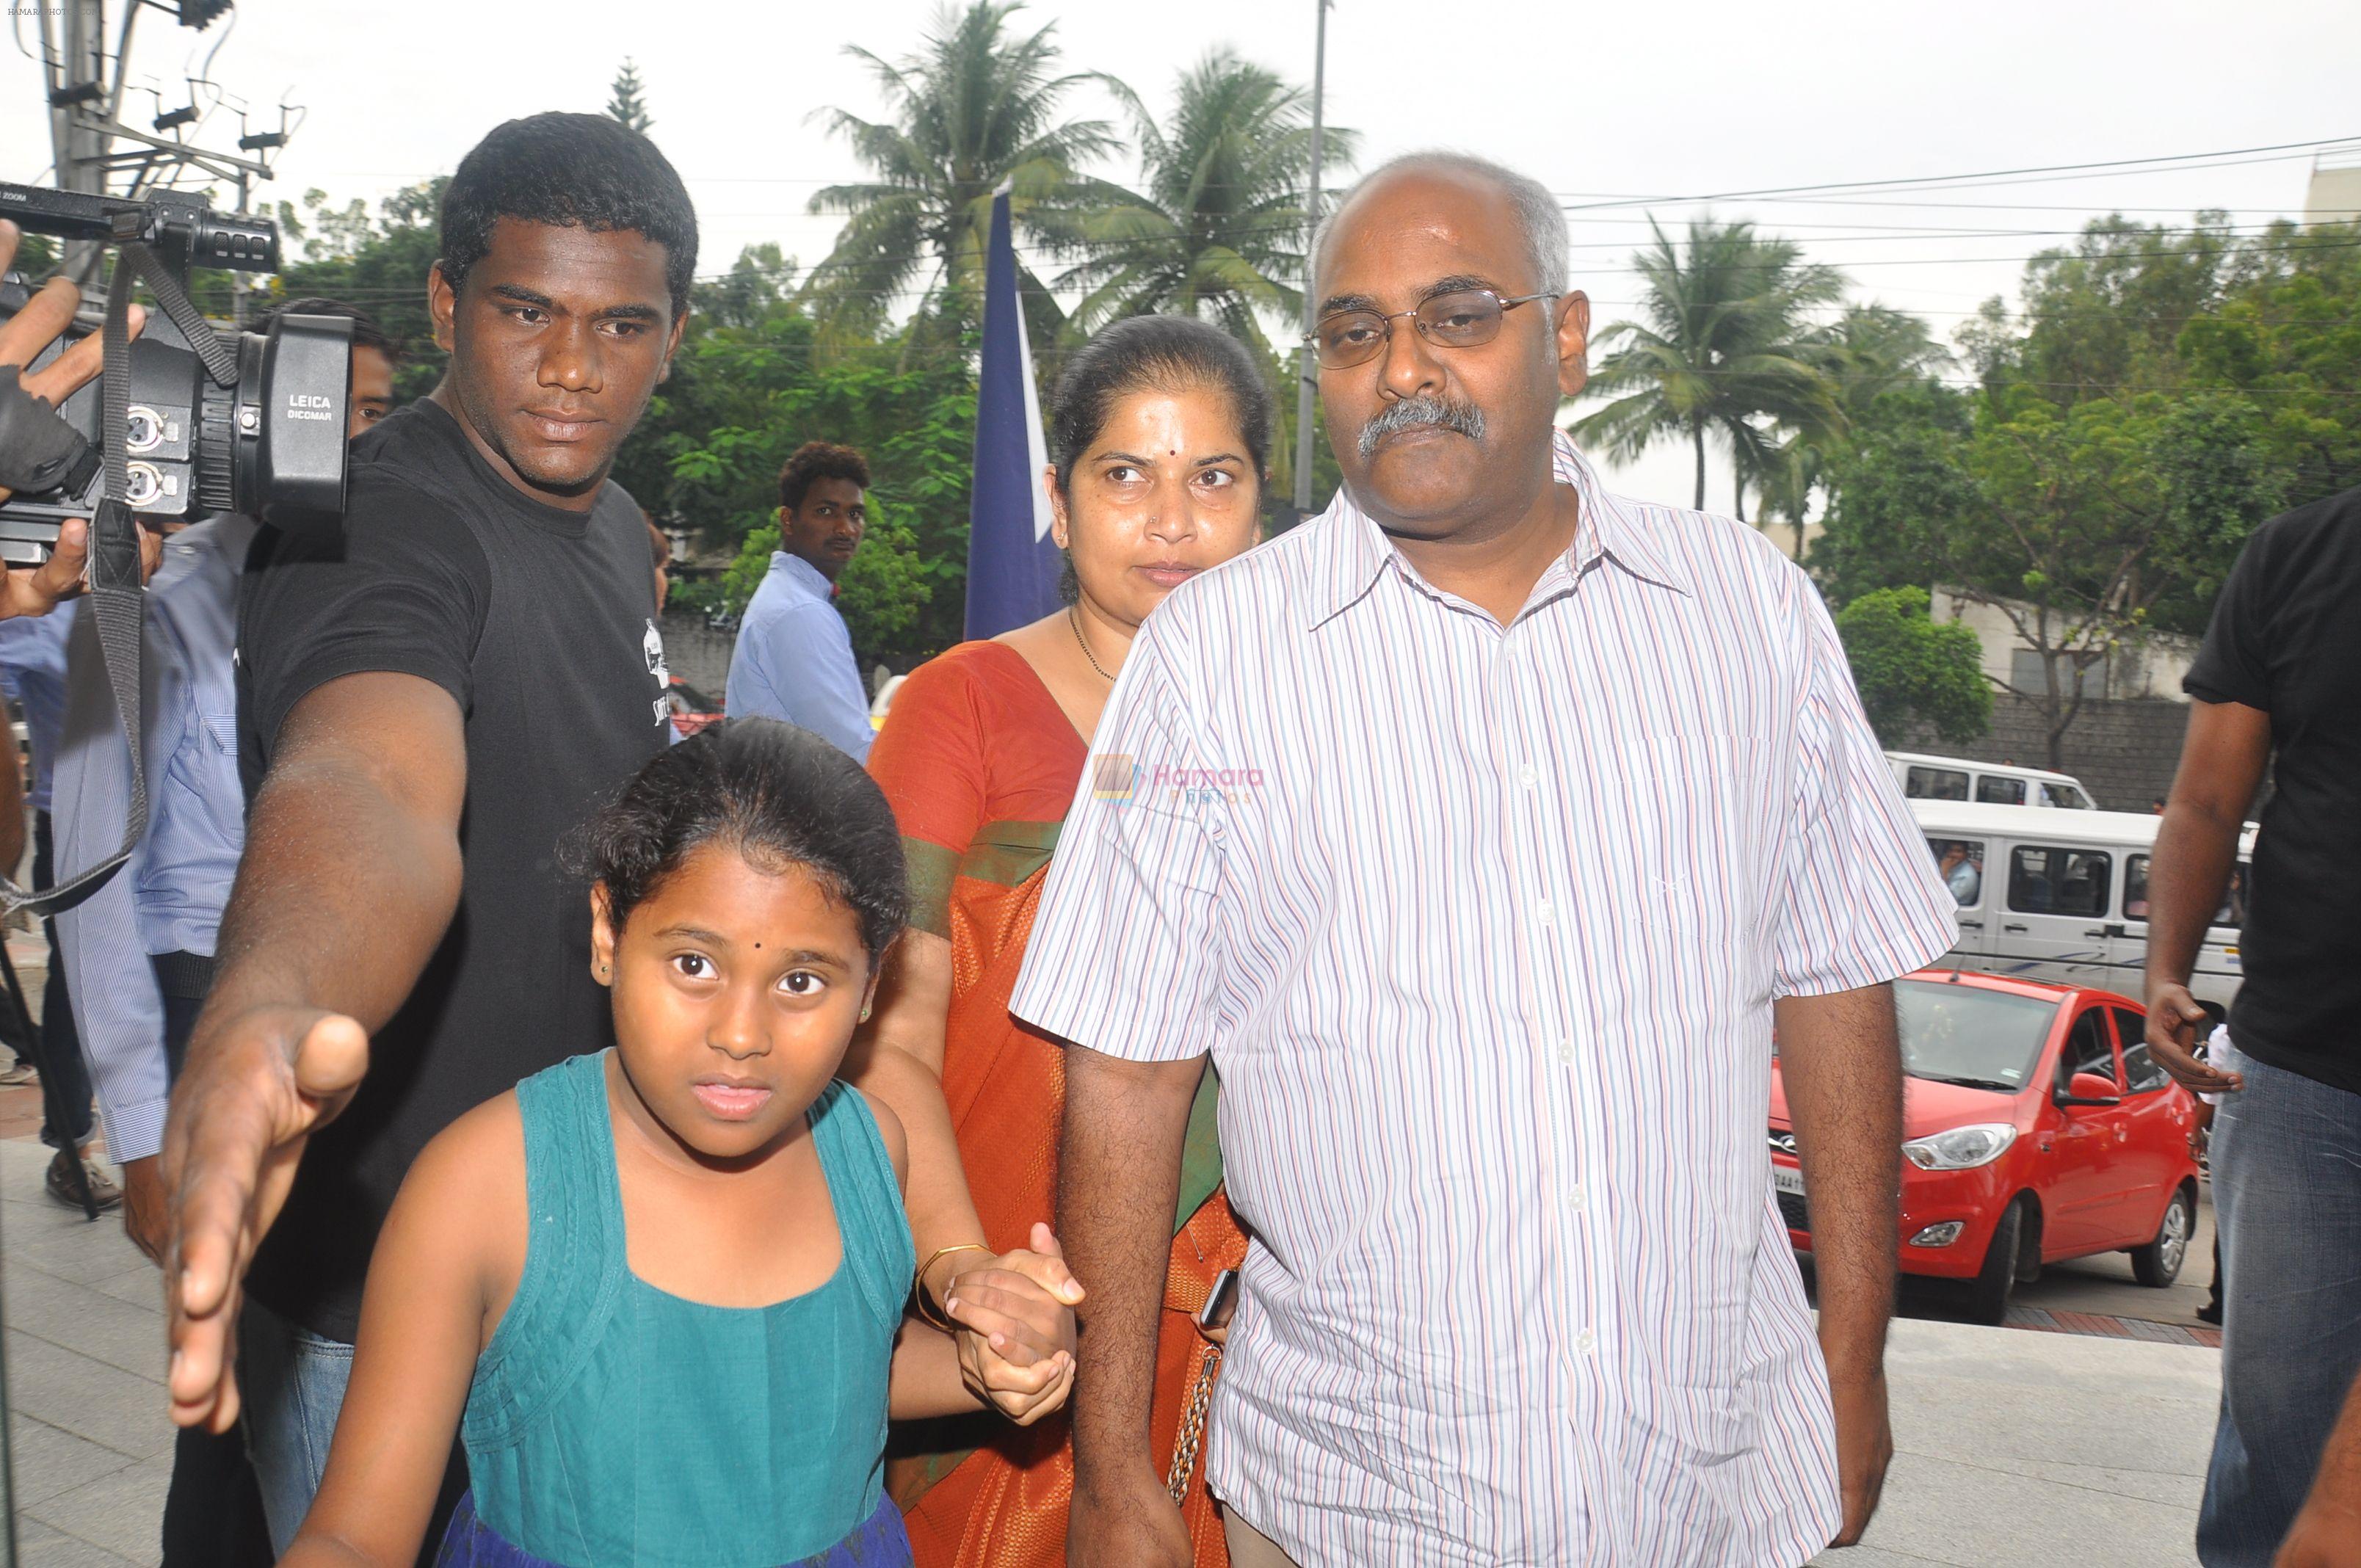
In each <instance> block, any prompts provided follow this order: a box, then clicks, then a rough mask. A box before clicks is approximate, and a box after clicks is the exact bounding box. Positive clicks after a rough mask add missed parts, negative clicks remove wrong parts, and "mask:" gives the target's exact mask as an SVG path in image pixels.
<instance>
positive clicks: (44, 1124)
mask: <svg viewBox="0 0 2361 1568" xmlns="http://www.w3.org/2000/svg"><path fill="white" fill-rule="evenodd" d="M79 606H80V601H79V600H75V599H68V600H67V601H66V602H65V603H63V604H61V605H60V606H59V607H58V608H57V609H54V610H51V611H50V612H49V614H47V615H45V616H41V617H39V618H38V619H31V618H25V617H19V618H16V619H15V620H0V691H5V692H6V693H7V694H8V695H9V696H12V697H15V698H16V700H17V701H18V702H19V703H21V704H22V705H23V706H24V709H25V738H26V740H27V741H28V742H29V743H30V745H31V747H32V751H33V778H32V786H33V787H32V788H31V789H30V790H29V791H28V792H27V799H29V800H30V801H31V802H32V806H33V885H34V886H35V887H48V886H49V885H50V884H51V883H53V882H55V881H56V875H55V873H56V871H57V867H58V858H57V855H56V852H55V851H56V839H55V834H54V832H53V830H52V823H51V819H50V816H49V799H50V793H51V792H50V785H51V784H52V782H53V773H54V770H55V768H56V765H57V758H58V742H59V737H60V732H61V730H62V729H64V726H65V713H66V638H67V636H68V634H69V633H70V632H71V630H73V627H74V624H75V622H76V621H77V620H79V619H80V617H78V616H77V615H76V614H75V613H74V612H75V610H76V609H78V608H79ZM95 624H96V623H95V622H93V625H95ZM115 834H116V837H115V842H117V843H119V842H120V841H121V838H122V827H121V818H119V817H118V818H117V819H116V829H115ZM114 848H115V844H113V843H110V844H109V845H108V846H107V849H108V850H113V849H114ZM67 863H68V864H74V863H77V862H74V861H68V862H67ZM41 929H42V931H43V933H44V934H45V935H47V936H48V938H49V981H48V982H47V983H46V984H45V985H43V986H42V988H41V1017H40V1029H39V1039H38V1048H39V1055H38V1058H36V1060H35V1061H34V1064H33V1065H34V1066H35V1067H36V1068H38V1069H40V1074H41V1080H42V1089H41V1107H42V1112H43V1114H42V1118H41V1141H42V1142H43V1143H45V1144H47V1145H49V1146H50V1147H51V1148H54V1149H56V1150H57V1151H58V1153H57V1157H56V1158H55V1159H53V1160H51V1161H50V1162H49V1174H48V1176H47V1178H46V1179H45V1180H44V1183H43V1185H44V1186H46V1187H47V1188H48V1190H49V1196H50V1197H52V1198H54V1199H56V1200H57V1201H59V1202H60V1203H64V1204H67V1205H69V1206H71V1207H73V1208H80V1207H81V1206H82V1196H81V1194H80V1193H78V1192H77V1191H75V1190H74V1187H73V1163H72V1162H73V1161H74V1160H76V1159H81V1160H82V1179H83V1180H85V1181H87V1182H88V1183H89V1184H90V1195H91V1198H92V1200H93V1201H95V1202H96V1203H97V1204H98V1206H99V1207H100V1208H102V1209H111V1208H113V1207H115V1205H116V1204H117V1203H120V1202H121V1201H123V1195H122V1193H120V1192H119V1191H117V1190H115V1183H114V1182H112V1181H110V1180H108V1179H106V1176H105V1173H104V1172H103V1171H101V1170H100V1169H99V1168H98V1167H97V1166H96V1165H95V1164H93V1162H92V1161H91V1160H90V1159H89V1158H88V1157H87V1156H86V1155H85V1154H84V1153H83V1151H84V1149H85V1148H86V1147H87V1146H88V1145H89V1143H90V1135H91V1114H90V1075H89V1074H88V1073H87V1072H85V1071H84V1070H83V1068H82V1051H81V1048H80V1047H79V1045H78V1044H77V1043H76V1040H75V1037H74V1015H73V1008H72V1005H71V1003H69V1002H68V1000H67V994H66V974H65V966H64V964H63V963H62V962H60V959H59V953H58V929H57V923H56V922H55V921H52V920H44V921H42V922H41ZM110 1152H112V1151H111V1150H110ZM115 1157H116V1158H117V1159H120V1158H121V1156H120V1155H116V1156H115Z"/></svg>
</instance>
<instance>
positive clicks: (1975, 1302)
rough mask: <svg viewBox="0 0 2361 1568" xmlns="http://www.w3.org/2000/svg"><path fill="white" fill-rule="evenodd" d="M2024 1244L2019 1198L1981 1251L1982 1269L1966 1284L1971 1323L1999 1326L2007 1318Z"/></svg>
mask: <svg viewBox="0 0 2361 1568" xmlns="http://www.w3.org/2000/svg"><path fill="white" fill-rule="evenodd" d="M2024 1242H2025V1201H2024V1200H2023V1199H2021V1198H2020V1199H2018V1200H2017V1201H2015V1202H2014V1203H2011V1204H2010V1205H2009V1206H2008V1212H2005V1213H2004V1214H2003V1215H2001V1217H2000V1223H1999V1224H1997V1225H1994V1226H1993V1234H1992V1245H1990V1246H1988V1247H1986V1248H1985V1249H1984V1266H1983V1267H1982V1268H1980V1269H1978V1270H1977V1271H1976V1277H1975V1278H1973V1279H1972V1280H1971V1281H1969V1283H1968V1318H1969V1321H1972V1322H1979V1323H1998V1322H1999V1321H2001V1319H2003V1318H2004V1317H2006V1316H2007V1315H2008V1299H2009V1295H2010V1293H2011V1292H2013V1291H2014V1290H2015V1288H2016V1268H2017V1262H2018V1257H2017V1255H2018V1253H2019V1252H2020V1251H2021V1250H2022V1248H2023V1246H2024Z"/></svg>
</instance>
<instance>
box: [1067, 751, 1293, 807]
mask: <svg viewBox="0 0 2361 1568" xmlns="http://www.w3.org/2000/svg"><path fill="white" fill-rule="evenodd" d="M1262 783H1263V778H1262V770H1261V769H1260V768H1175V767H1170V766H1168V765H1166V764H1164V763H1160V762H1159V764H1157V765H1156V766H1155V767H1153V768H1150V767H1148V766H1146V765H1145V764H1143V763H1142V762H1140V761H1139V759H1138V758H1137V757H1135V756H1133V755H1132V754H1131V753H1130V752H1128V751H1110V752H1107V753H1106V754H1105V755H1104V756H1099V757H1093V758H1092V759H1091V797H1092V798H1093V799H1094V800H1104V801H1106V802H1108V803H1110V804H1111V805H1115V806H1128V805H1130V804H1131V803H1132V802H1134V801H1140V800H1156V799H1162V800H1164V801H1166V802H1167V803H1168V804H1170V805H1174V806H1183V805H1190V804H1194V803H1202V802H1207V801H1215V800H1223V801H1231V802H1235V801H1236V800H1237V798H1238V796H1239V795H1240V793H1241V792H1243V791H1246V790H1257V789H1260V788H1262Z"/></svg>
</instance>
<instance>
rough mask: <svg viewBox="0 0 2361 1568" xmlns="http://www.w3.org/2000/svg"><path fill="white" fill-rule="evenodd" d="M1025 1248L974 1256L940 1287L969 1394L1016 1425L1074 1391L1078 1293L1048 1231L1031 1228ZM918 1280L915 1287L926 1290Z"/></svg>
mask: <svg viewBox="0 0 2361 1568" xmlns="http://www.w3.org/2000/svg"><path fill="white" fill-rule="evenodd" d="M1031 1239H1032V1243H1033V1245H1032V1246H1031V1248H1029V1249H1027V1248H1022V1247H1020V1248H1018V1249H1017V1250H1016V1251H1014V1252H1010V1253H1005V1254H1004V1255H1001V1256H998V1257H994V1256H992V1255H990V1254H988V1253H973V1252H968V1253H956V1254H953V1255H951V1257H950V1258H949V1259H946V1260H945V1261H946V1262H947V1263H950V1264H951V1265H952V1266H957V1265H958V1264H959V1263H960V1262H961V1261H963V1260H968V1259H973V1260H974V1261H973V1262H972V1263H971V1264H970V1265H969V1266H968V1267H966V1268H964V1269H962V1270H961V1271H960V1272H958V1273H957V1274H954V1275H953V1276H952V1277H950V1279H949V1280H948V1281H946V1282H945V1283H944V1284H943V1286H942V1288H941V1295H940V1299H941V1301H942V1304H943V1312H944V1315H945V1316H947V1317H949V1318H950V1320H951V1321H953V1322H955V1323H957V1324H959V1325H960V1332H958V1334H957V1335H956V1336H955V1338H956V1341H957V1343H958V1345H959V1360H960V1375H961V1377H962V1379H964V1380H965V1382H966V1384H967V1387H968V1389H969V1391H970V1392H971V1393H972V1394H974V1395H975V1397H976V1398H978V1399H980V1400H982V1401H983V1403H985V1404H986V1405H989V1406H990V1407H992V1408H993V1409H996V1410H998V1411H999V1412H1000V1413H1001V1414H1002V1415H1004V1416H1006V1417H1007V1418H1008V1419H1009V1420H1012V1421H1015V1422H1016V1424H1017V1425H1018V1426H1030V1425H1032V1424H1033V1423H1034V1422H1035V1421H1038V1420H1040V1419H1041V1418H1042V1417H1043V1416H1046V1415H1049V1413H1051V1412H1052V1411H1054V1410H1057V1409H1060V1407H1062V1406H1063V1405H1064V1404H1065V1402H1066V1396H1067V1394H1068V1393H1069V1392H1070V1391H1071V1389H1072V1387H1073V1386H1074V1303H1075V1302H1077V1301H1080V1300H1081V1299H1082V1286H1081V1284H1080V1283H1078V1282H1077V1281H1076V1280H1075V1278H1074V1277H1073V1276H1072V1275H1071V1274H1070V1273H1068V1272H1067V1270H1066V1259H1065V1254H1064V1253H1063V1252H1062V1251H1061V1250H1060V1248H1059V1245H1058V1238H1057V1236H1056V1234H1054V1233H1052V1232H1051V1231H1050V1229H1049V1226H1047V1225H1043V1224H1036V1225H1035V1226H1034V1227H1033V1234H1032V1238H1031ZM925 1284H926V1282H925V1281H923V1280H922V1281H920V1288H925Z"/></svg>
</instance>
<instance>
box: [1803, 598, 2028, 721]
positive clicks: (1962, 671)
mask: <svg viewBox="0 0 2361 1568" xmlns="http://www.w3.org/2000/svg"><path fill="white" fill-rule="evenodd" d="M1928 603H1929V600H1928V598H1927V590H1926V589H1924V588H1918V587H1904V588H1880V589H1878V590H1877V591H1876V592H1874V593H1870V594H1864V595H1862V596H1861V598H1857V599H1855V600H1853V601H1852V602H1851V603H1850V604H1849V605H1847V606H1845V607H1844V609H1841V610H1839V611H1838V612H1837V617H1836V622H1837V635H1838V636H1839V637H1840V638H1842V639H1843V640H1844V648H1845V658H1846V660H1847V661H1848V662H1849V663H1850V664H1851V665H1852V679H1853V685H1855V686H1857V687H1859V688H1860V690H1861V707H1862V708H1863V709H1864V710H1865V711H1866V712H1867V713H1868V715H1869V724H1870V728H1871V729H1874V730H1876V731H1877V738H1878V740H1881V741H1883V742H1884V743H1885V744H1886V745H1887V746H1889V747H1892V746H1900V745H1902V744H1903V743H1904V741H1905V738H1906V737H1907V736H1908V734H1909V732H1910V730H1911V729H1913V728H1914V727H1915V726H1916V725H1921V724H1923V725H1925V726H1926V727H1927V728H1928V729H1932V730H1934V732H1935V733H1936V734H1937V735H1938V736H1940V737H1941V738H1942V739H1944V740H1948V741H1951V742H1953V743H1955V744H1959V743H1964V742H1966V741H1970V740H1975V739H1976V738H1977V737H1978V736H1980V735H1982V734H1983V732H1984V731H1985V730H1986V729H1988V728H1990V727H1991V724H1992V702H1993V696H1992V685H1991V684H1990V683H1989V682H1987V681H1986V680H1985V679H1984V674H1983V669H1982V663H1981V661H1982V644H1981V643H1980V642H1979V641H1977V638H1976V634H1975V631H1974V630H1973V629H1972V628H1971V627H1966V626H1962V625H1960V623H1959V622H1958V621H1955V620H1954V621H1945V622H1941V623H1938V622H1936V621H1935V620H1931V619H1929V617H1928V615H1927V606H1928Z"/></svg>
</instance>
